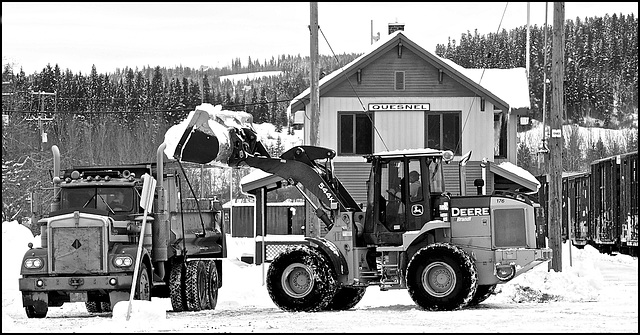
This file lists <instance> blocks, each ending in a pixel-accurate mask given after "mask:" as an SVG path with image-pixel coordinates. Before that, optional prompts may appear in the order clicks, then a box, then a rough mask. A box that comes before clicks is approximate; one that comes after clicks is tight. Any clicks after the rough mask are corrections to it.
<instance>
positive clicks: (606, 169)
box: [537, 152, 639, 256]
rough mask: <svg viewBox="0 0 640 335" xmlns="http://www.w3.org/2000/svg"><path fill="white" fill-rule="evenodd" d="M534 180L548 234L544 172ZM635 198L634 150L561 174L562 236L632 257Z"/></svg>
mask: <svg viewBox="0 0 640 335" xmlns="http://www.w3.org/2000/svg"><path fill="white" fill-rule="evenodd" d="M537 178H538V181H540V184H541V187H540V189H539V191H538V198H539V200H540V205H541V206H542V208H543V209H544V213H545V218H544V219H545V222H546V223H547V224H546V226H547V227H546V228H545V233H544V235H545V236H548V235H547V233H546V232H547V231H548V230H549V229H548V224H549V220H548V212H549V211H548V208H549V207H548V205H549V199H548V198H549V184H548V176H547V175H542V176H538V177H537ZM638 200H639V199H638V152H629V153H625V154H620V155H615V156H610V157H606V158H603V159H599V160H596V161H593V162H591V164H590V166H589V171H585V172H563V174H562V233H561V234H562V240H563V241H566V240H567V239H570V240H571V241H572V243H573V245H575V246H578V247H581V246H584V245H586V244H591V245H593V246H594V247H596V248H597V249H598V250H600V251H601V252H606V253H611V252H613V251H618V252H621V253H624V254H630V255H634V256H637V254H638ZM569 228H571V229H569Z"/></svg>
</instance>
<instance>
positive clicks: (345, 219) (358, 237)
mask: <svg viewBox="0 0 640 335" xmlns="http://www.w3.org/2000/svg"><path fill="white" fill-rule="evenodd" d="M236 124H239V123H237V122H236ZM180 127H181V128H180V131H182V135H181V136H179V141H178V142H177V143H175V144H172V145H171V146H169V147H167V151H168V152H166V153H167V156H168V157H173V158H174V159H176V160H178V161H184V162H192V163H198V164H213V163H216V164H219V163H224V164H226V165H228V166H232V167H240V166H248V167H253V168H257V169H261V170H263V171H265V172H267V173H271V174H273V175H276V176H279V177H281V178H282V179H283V180H284V181H285V182H286V183H287V184H288V185H290V186H293V187H296V188H297V189H298V190H300V193H301V194H302V196H303V197H304V198H305V199H306V200H307V202H308V204H309V205H310V206H311V208H313V209H314V211H315V215H316V216H317V217H318V220H319V222H322V223H323V224H324V225H325V228H326V234H325V235H324V236H306V237H305V241H304V242H301V243H299V244H297V245H293V246H290V247H289V248H287V250H285V251H283V252H281V253H279V254H278V255H277V256H275V257H274V258H273V260H272V262H271V264H270V265H269V269H268V271H267V278H266V284H267V285H266V286H267V290H268V293H269V296H270V297H271V299H272V300H273V302H274V303H275V304H276V305H277V306H278V307H279V308H281V309H282V310H285V311H293V312H297V311H305V312H315V311H323V310H346V309H350V308H352V307H354V306H355V305H356V304H357V303H358V302H359V301H360V300H361V299H362V297H363V295H364V293H365V290H366V288H367V287H369V286H379V287H380V289H382V290H390V289H406V290H408V293H409V295H410V296H411V298H412V299H413V301H414V302H415V303H416V304H417V305H418V306H420V307H421V308H423V309H425V310H456V309H460V308H464V307H466V306H473V305H477V304H478V303H480V302H482V301H483V300H485V299H487V298H488V297H489V296H490V295H491V294H492V293H493V292H494V291H495V288H496V285H499V284H504V283H507V282H509V281H510V280H512V279H513V278H515V277H517V276H519V275H521V274H523V273H525V272H527V271H529V270H530V269H532V268H534V267H535V266H537V265H540V264H542V263H544V262H547V261H549V260H550V259H551V256H552V252H551V249H549V248H547V247H546V245H544V244H545V242H544V239H540V238H537V235H536V234H537V232H538V231H539V229H538V226H539V225H541V224H544V223H543V222H542V221H541V220H540V219H539V218H540V217H542V216H541V215H539V212H538V211H540V210H541V207H540V205H539V204H538V203H537V202H535V201H534V200H535V199H533V198H531V197H530V196H529V195H527V194H523V193H517V192H500V193H495V194H490V195H484V194H481V193H482V192H480V189H481V187H480V186H481V185H483V182H484V181H483V180H482V179H479V180H476V184H477V185H476V186H478V190H479V191H478V192H477V193H478V194H475V195H466V192H465V187H463V186H464V185H463V183H461V188H460V195H456V196H454V195H451V193H450V192H448V191H447V190H446V189H445V175H444V173H443V165H444V164H448V163H450V162H452V160H453V158H454V155H453V153H452V152H451V151H444V150H436V149H429V148H418V149H406V150H395V151H385V152H379V153H374V154H368V155H365V156H364V157H365V158H366V160H367V162H368V163H370V165H371V169H370V173H369V179H368V181H367V201H366V204H363V206H361V205H360V204H359V203H357V202H356V201H355V200H354V198H353V197H352V196H351V194H350V193H349V191H348V190H347V189H346V188H345V186H344V185H343V184H342V183H341V182H340V180H339V178H338V177H337V176H336V173H335V172H334V169H333V159H334V158H335V156H336V152H335V151H334V150H333V149H330V148H324V147H318V146H305V145H300V146H295V147H293V148H291V149H289V150H288V151H286V152H284V153H283V154H281V155H280V157H271V156H270V155H269V154H268V152H267V151H266V150H265V146H264V145H263V144H262V143H261V141H260V140H259V139H258V134H257V133H256V132H255V130H254V129H253V127H252V126H251V125H250V124H246V125H241V124H240V125H239V126H233V125H229V123H228V122H225V119H224V118H221V117H219V116H218V115H216V113H215V111H212V110H208V109H207V108H204V107H203V108H200V109H196V110H195V111H194V112H192V113H191V114H190V115H189V117H188V119H187V120H185V122H184V123H183V124H181V125H180ZM165 141H166V138H165ZM470 156H471V152H469V153H468V154H466V155H464V156H463V157H462V158H461V159H460V161H459V168H460V174H461V175H462V177H461V179H460V180H461V181H464V180H465V178H464V175H463V174H464V165H465V164H466V162H467V161H468V160H469V158H470ZM413 171H414V172H417V173H418V175H419V176H420V178H419V179H418V180H416V178H415V173H412V172H413ZM410 174H413V175H414V178H413V180H412V181H414V182H417V185H411V184H410V181H409V178H405V176H407V177H408V176H409V175H410ZM260 208H261V206H256V209H257V210H259V209H260ZM267 224H268V222H267Z"/></svg>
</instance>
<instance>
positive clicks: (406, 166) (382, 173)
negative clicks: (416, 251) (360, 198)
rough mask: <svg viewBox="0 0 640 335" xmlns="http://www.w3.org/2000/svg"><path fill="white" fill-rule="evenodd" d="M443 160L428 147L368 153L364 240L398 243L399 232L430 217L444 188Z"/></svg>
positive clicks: (368, 242) (428, 219) (366, 241)
mask: <svg viewBox="0 0 640 335" xmlns="http://www.w3.org/2000/svg"><path fill="white" fill-rule="evenodd" d="M443 162H444V161H443V157H442V154H441V151H436V150H432V149H416V150H413V151H408V152H405V151H403V154H397V153H394V152H389V153H385V154H378V155H372V157H371V163H372V167H371V174H370V176H369V183H368V190H367V213H366V215H367V220H366V224H365V228H364V236H363V237H364V240H365V243H366V244H376V245H401V244H402V234H403V233H405V232H407V231H414V230H420V229H421V228H422V226H423V225H424V224H425V223H426V222H428V221H430V220H432V217H433V210H432V209H433V207H434V200H435V199H436V198H437V197H439V196H440V195H441V194H442V193H443V192H444V178H443V172H442V170H443V169H442V164H443Z"/></svg>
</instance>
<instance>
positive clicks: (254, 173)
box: [240, 169, 273, 185]
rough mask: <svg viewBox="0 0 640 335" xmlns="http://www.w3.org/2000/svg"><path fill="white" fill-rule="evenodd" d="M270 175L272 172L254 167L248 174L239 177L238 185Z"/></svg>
mask: <svg viewBox="0 0 640 335" xmlns="http://www.w3.org/2000/svg"><path fill="white" fill-rule="evenodd" d="M272 175H273V174H271V173H268V172H264V171H262V170H260V169H254V170H253V171H252V172H249V174H247V175H246V176H244V177H242V178H241V179H240V185H244V184H248V183H251V182H254V181H257V180H260V179H263V178H267V177H270V176H272Z"/></svg>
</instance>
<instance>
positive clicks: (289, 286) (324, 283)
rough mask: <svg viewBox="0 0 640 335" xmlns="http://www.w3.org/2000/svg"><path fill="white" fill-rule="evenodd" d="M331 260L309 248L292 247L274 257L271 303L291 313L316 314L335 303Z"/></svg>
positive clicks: (269, 283) (269, 281)
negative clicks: (333, 300) (333, 301)
mask: <svg viewBox="0 0 640 335" xmlns="http://www.w3.org/2000/svg"><path fill="white" fill-rule="evenodd" d="M331 266H332V265H331V264H330V263H329V262H328V261H327V259H326V258H325V257H324V256H323V255H322V254H320V253H319V252H318V251H317V250H314V249H312V248H310V247H308V246H305V245H297V246H294V247H290V248H288V249H287V250H285V251H284V252H282V253H280V254H278V255H277V256H276V257H274V259H273V261H272V262H271V265H270V266H269V271H268V272H267V290H268V292H269V296H270V297H271V300H273V302H274V303H275V304H276V306H278V307H280V309H282V310H285V311H288V312H316V311H320V310H323V309H325V308H326V307H327V306H328V305H329V303H330V302H331V300H332V299H333V297H334V295H335V293H336V289H337V285H336V279H335V278H334V276H333V272H332V271H333V270H332V268H331Z"/></svg>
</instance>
